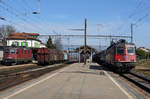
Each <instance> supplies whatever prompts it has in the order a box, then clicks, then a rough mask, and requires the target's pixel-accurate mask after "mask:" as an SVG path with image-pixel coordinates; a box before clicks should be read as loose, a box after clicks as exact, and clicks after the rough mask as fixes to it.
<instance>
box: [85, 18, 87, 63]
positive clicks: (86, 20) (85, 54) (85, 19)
mask: <svg viewBox="0 0 150 99" xmlns="http://www.w3.org/2000/svg"><path fill="white" fill-rule="evenodd" d="M84 24H85V27H84V65H86V29H87V20H86V19H85V23H84Z"/></svg>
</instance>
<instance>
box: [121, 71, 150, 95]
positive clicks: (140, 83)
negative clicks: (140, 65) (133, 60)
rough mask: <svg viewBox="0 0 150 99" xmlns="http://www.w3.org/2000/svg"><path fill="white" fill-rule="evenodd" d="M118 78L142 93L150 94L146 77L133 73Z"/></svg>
mask: <svg viewBox="0 0 150 99" xmlns="http://www.w3.org/2000/svg"><path fill="white" fill-rule="evenodd" d="M120 76H122V77H123V78H125V79H126V80H128V81H130V82H132V83H133V84H134V85H136V86H137V87H139V88H140V89H142V90H143V91H144V92H146V93H148V94H150V78H148V77H147V76H144V75H140V74H138V73H134V72H129V73H128V74H120Z"/></svg>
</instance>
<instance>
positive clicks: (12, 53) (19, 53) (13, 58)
mask: <svg viewBox="0 0 150 99" xmlns="http://www.w3.org/2000/svg"><path fill="white" fill-rule="evenodd" d="M31 61H32V50H31V49H30V48H25V47H16V46H14V47H13V46H12V47H5V48H4V55H3V63H4V64H6V65H12V64H20V63H28V62H31Z"/></svg>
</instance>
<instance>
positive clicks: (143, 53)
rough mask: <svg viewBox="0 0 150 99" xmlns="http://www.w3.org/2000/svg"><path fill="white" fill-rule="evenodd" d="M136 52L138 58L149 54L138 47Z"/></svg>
mask: <svg viewBox="0 0 150 99" xmlns="http://www.w3.org/2000/svg"><path fill="white" fill-rule="evenodd" d="M136 54H137V56H138V57H139V58H140V59H147V58H148V56H149V53H147V52H145V51H143V50H140V49H138V50H136Z"/></svg>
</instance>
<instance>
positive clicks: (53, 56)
mask: <svg viewBox="0 0 150 99" xmlns="http://www.w3.org/2000/svg"><path fill="white" fill-rule="evenodd" d="M66 55H67V54H64V53H63V52H62V51H58V50H56V49H48V48H39V49H38V51H37V61H38V64H40V65H48V64H53V63H60V62H63V61H66V60H68V56H66Z"/></svg>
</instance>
